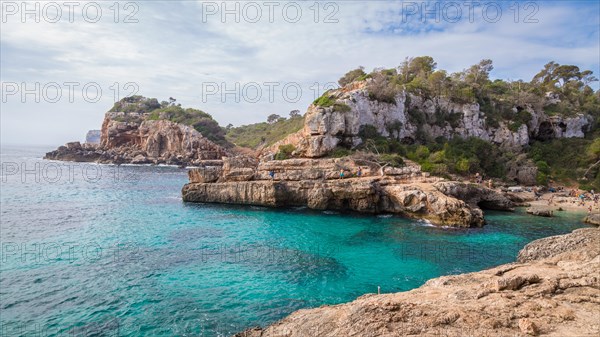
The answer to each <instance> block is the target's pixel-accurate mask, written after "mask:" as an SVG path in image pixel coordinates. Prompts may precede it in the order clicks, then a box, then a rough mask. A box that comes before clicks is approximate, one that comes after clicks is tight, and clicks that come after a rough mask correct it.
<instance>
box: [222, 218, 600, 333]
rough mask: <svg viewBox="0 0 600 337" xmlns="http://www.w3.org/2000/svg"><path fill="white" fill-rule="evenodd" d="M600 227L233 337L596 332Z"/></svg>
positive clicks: (535, 243) (599, 300) (599, 302)
mask: <svg viewBox="0 0 600 337" xmlns="http://www.w3.org/2000/svg"><path fill="white" fill-rule="evenodd" d="M599 274H600V229H596V228H586V229H579V230H575V231H574V232H572V233H570V234H566V235H561V236H553V237H548V238H544V239H539V240H536V241H533V242H531V243H529V244H528V245H527V246H525V247H524V248H523V249H522V250H521V251H520V252H519V254H518V257H517V261H516V262H514V263H509V264H505V265H501V266H498V267H495V268H491V269H488V270H484V271H480V272H475V273H469V274H462V275H452V276H443V277H439V278H435V279H431V280H429V281H428V282H427V283H426V284H425V285H423V286H421V287H420V288H417V289H414V290H410V291H407V292H399V293H393V294H367V295H364V296H361V297H359V298H358V299H356V300H355V301H353V302H350V303H346V304H340V305H334V306H322V307H319V308H313V309H303V310H299V311H296V312H294V313H293V314H291V315H290V316H288V317H286V318H284V319H283V320H281V321H279V322H277V323H275V324H273V325H271V326H269V327H265V328H254V329H249V330H247V331H244V332H241V333H238V334H236V335H235V336H234V337H267V336H269V337H283V336H285V337H304V336H314V337H324V336H381V337H391V336H452V337H462V336H537V335H542V336H557V337H562V336H598V334H599V333H600V321H599V320H598V317H600V278H599V277H598V275H599Z"/></svg>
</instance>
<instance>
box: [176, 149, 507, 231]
mask: <svg viewBox="0 0 600 337" xmlns="http://www.w3.org/2000/svg"><path fill="white" fill-rule="evenodd" d="M369 165H370V166H369ZM359 167H360V168H361V175H360V177H359V176H358V175H357V173H358V169H359ZM340 170H343V171H344V174H345V178H344V179H340ZM218 174H220V176H219V177H217V175H218ZM271 174H273V177H271ZM438 181H439V178H430V177H427V176H426V175H424V174H423V173H422V172H421V170H420V167H419V166H418V165H416V164H414V163H411V162H408V164H407V165H406V166H405V167H401V168H389V169H387V170H381V169H380V168H379V167H377V165H374V164H373V163H363V162H361V161H359V160H354V159H352V158H350V157H345V158H339V159H289V160H281V161H279V160H275V161H265V162H260V163H259V162H257V161H255V160H253V159H249V158H244V157H231V158H226V159H225V160H224V165H223V167H222V168H216V169H210V170H209V169H207V168H201V169H192V170H191V171H190V183H189V184H187V185H185V186H184V187H183V190H182V195H183V200H184V201H188V202H209V203H229V204H242V205H257V206H268V207H285V206H306V207H309V208H312V209H318V210H325V209H331V210H341V211H357V212H364V213H395V214H400V215H403V216H406V217H411V218H417V219H426V220H429V221H430V222H431V223H434V224H436V225H440V226H453V227H481V226H483V225H484V223H485V221H484V218H483V212H482V211H481V209H480V208H479V206H478V204H481V203H489V205H490V206H494V207H491V208H495V209H504V210H510V209H511V208H512V202H511V201H510V200H508V199H506V198H504V197H502V195H500V194H499V193H497V192H495V191H492V190H488V189H483V188H479V187H476V186H463V185H464V184H461V183H457V182H443V183H437V182H438Z"/></svg>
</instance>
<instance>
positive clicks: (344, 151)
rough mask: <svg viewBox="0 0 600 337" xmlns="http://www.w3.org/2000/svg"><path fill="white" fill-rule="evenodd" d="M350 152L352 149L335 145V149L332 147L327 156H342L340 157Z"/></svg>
mask: <svg viewBox="0 0 600 337" xmlns="http://www.w3.org/2000/svg"><path fill="white" fill-rule="evenodd" d="M351 154H352V151H351V150H349V149H346V148H344V147H339V146H338V147H336V148H335V149H333V151H331V152H330V153H329V157H331V158H342V157H346V156H349V155H351Z"/></svg>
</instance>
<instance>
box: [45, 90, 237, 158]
mask: <svg viewBox="0 0 600 337" xmlns="http://www.w3.org/2000/svg"><path fill="white" fill-rule="evenodd" d="M153 101H156V100H153V99H148V98H144V97H141V96H136V97H133V98H126V99H123V100H122V101H120V102H118V103H117V104H115V108H113V109H112V110H117V111H112V110H111V111H109V112H107V113H106V114H105V116H104V121H103V123H102V129H101V130H100V142H99V144H94V143H89V142H86V143H84V144H81V143H79V142H71V143H67V144H66V145H65V146H60V147H59V148H58V149H56V150H54V151H52V152H48V153H47V154H46V156H45V157H44V158H45V159H52V160H63V161H76V162H98V163H111V164H125V163H130V164H169V165H180V166H199V165H204V164H206V163H210V162H211V161H214V160H221V158H223V157H224V156H228V155H230V151H229V150H228V149H226V148H225V147H223V146H220V145H217V144H215V143H214V142H213V141H211V140H209V139H208V138H206V137H205V136H204V135H203V134H202V133H200V132H198V131H197V130H196V129H195V128H194V127H193V126H190V125H186V124H183V123H177V122H174V121H171V120H169V113H171V114H173V113H172V112H170V111H168V110H167V109H168V108H167V109H165V110H167V111H166V112H165V113H163V114H162V115H161V114H158V113H155V112H154V111H156V109H158V108H159V107H160V105H159V106H153V105H152V104H153V103H152V102H153ZM156 104H158V102H156ZM152 108H154V109H155V110H152ZM175 108H177V107H175ZM214 124H216V122H214ZM217 127H218V125H217Z"/></svg>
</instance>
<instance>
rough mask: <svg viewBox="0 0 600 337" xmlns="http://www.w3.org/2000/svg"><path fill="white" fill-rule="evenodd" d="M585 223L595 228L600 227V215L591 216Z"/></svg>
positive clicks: (586, 218) (587, 217)
mask: <svg viewBox="0 0 600 337" xmlns="http://www.w3.org/2000/svg"><path fill="white" fill-rule="evenodd" d="M583 222H585V223H588V224H590V225H594V226H600V213H595V214H589V215H588V216H586V217H585V219H584V220H583Z"/></svg>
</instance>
